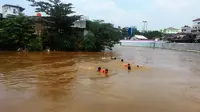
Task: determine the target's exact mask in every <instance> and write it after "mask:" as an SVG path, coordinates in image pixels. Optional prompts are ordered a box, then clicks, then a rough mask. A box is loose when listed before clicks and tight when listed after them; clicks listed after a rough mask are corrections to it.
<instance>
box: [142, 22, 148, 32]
mask: <svg viewBox="0 0 200 112" xmlns="http://www.w3.org/2000/svg"><path fill="white" fill-rule="evenodd" d="M143 23H144V27H143V32H145V31H147V21H143Z"/></svg>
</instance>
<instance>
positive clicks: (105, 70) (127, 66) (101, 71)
mask: <svg viewBox="0 0 200 112" xmlns="http://www.w3.org/2000/svg"><path fill="white" fill-rule="evenodd" d="M111 60H117V58H115V57H111ZM121 62H122V63H123V62H124V59H121ZM124 66H125V67H126V68H127V69H128V71H129V72H130V70H131V69H132V68H131V64H129V63H128V64H125V65H124ZM136 67H137V68H139V67H140V66H139V65H137V66H136ZM97 72H100V73H103V74H105V76H108V69H107V68H106V69H102V68H101V67H98V68H97Z"/></svg>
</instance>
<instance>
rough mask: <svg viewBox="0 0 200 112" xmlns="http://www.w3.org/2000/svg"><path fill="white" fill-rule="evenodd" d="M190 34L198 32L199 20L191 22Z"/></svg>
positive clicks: (199, 28) (199, 30)
mask: <svg viewBox="0 0 200 112" xmlns="http://www.w3.org/2000/svg"><path fill="white" fill-rule="evenodd" d="M192 32H193V33H197V32H200V18H198V19H195V20H193V27H192Z"/></svg>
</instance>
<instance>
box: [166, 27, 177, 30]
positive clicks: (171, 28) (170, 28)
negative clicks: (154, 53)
mask: <svg viewBox="0 0 200 112" xmlns="http://www.w3.org/2000/svg"><path fill="white" fill-rule="evenodd" d="M167 30H178V29H176V28H173V27H169V28H167Z"/></svg>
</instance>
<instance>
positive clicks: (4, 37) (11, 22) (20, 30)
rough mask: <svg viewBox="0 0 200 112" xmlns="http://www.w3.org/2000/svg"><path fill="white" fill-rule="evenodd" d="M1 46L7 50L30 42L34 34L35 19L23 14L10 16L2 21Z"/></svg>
mask: <svg viewBox="0 0 200 112" xmlns="http://www.w3.org/2000/svg"><path fill="white" fill-rule="evenodd" d="M0 27H1V28H0V29H1V31H0V33H1V36H0V48H1V49H5V50H16V49H17V48H19V47H25V46H27V45H28V44H29V39H33V38H35V37H36V35H34V32H35V30H34V21H33V20H32V19H30V18H29V17H27V16H24V15H23V14H20V15H19V16H8V17H7V18H6V19H4V20H2V21H1V26H0Z"/></svg>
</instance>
